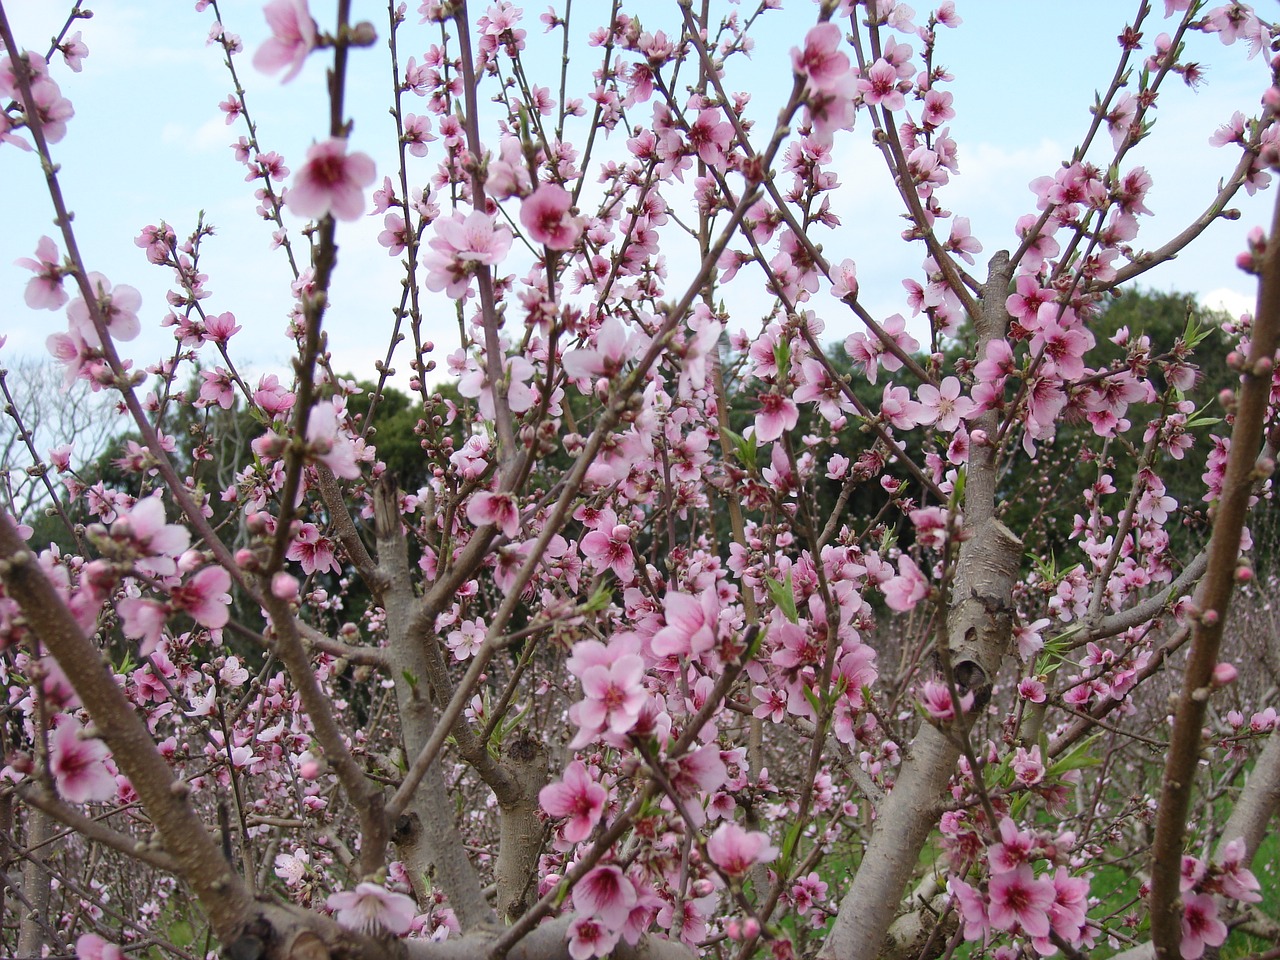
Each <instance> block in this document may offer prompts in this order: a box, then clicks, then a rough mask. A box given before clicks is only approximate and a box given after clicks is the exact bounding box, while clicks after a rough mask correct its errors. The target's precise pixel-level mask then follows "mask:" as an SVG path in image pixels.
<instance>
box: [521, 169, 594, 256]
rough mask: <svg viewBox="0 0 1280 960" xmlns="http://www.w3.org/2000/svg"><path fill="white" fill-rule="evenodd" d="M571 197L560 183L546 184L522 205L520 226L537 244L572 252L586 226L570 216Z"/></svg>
mask: <svg viewBox="0 0 1280 960" xmlns="http://www.w3.org/2000/svg"><path fill="white" fill-rule="evenodd" d="M572 206H573V197H571V196H570V195H569V193H568V191H567V190H565V188H564V187H562V186H560V185H559V184H558V183H544V184H542V185H541V186H539V187H538V189H537V190H535V191H533V193H532V194H530V195H529V196H528V197H526V198H525V200H524V202H522V203H521V204H520V222H521V223H522V224H524V227H525V229H526V230H528V231H529V236H530V238H531V239H532V240H533V241H534V242H535V243H541V244H544V245H545V246H546V247H547V249H548V250H568V249H570V248H571V247H572V246H573V245H574V244H575V243H577V242H578V238H579V237H580V236H582V223H581V222H580V221H579V220H578V218H577V217H575V216H573V214H571V213H570V212H569V210H570V208H571V207H572Z"/></svg>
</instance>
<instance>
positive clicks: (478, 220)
mask: <svg viewBox="0 0 1280 960" xmlns="http://www.w3.org/2000/svg"><path fill="white" fill-rule="evenodd" d="M433 226H434V227H435V232H436V235H435V236H434V237H432V238H431V240H429V241H428V242H427V247H428V249H426V250H424V251H423V253H422V265H423V266H424V267H426V268H427V280H426V284H427V289H428V290H433V291H436V292H439V291H441V290H443V291H444V293H445V295H446V296H449V297H452V298H453V299H455V300H456V299H459V298H461V297H462V295H463V294H464V293H465V292H466V290H467V287H468V285H469V284H470V283H471V276H472V274H473V273H475V269H476V267H477V265H480V264H485V265H488V266H493V265H494V264H496V263H498V262H499V261H500V260H502V258H503V257H505V256H506V255H507V251H508V250H510V249H511V239H512V238H511V231H510V230H508V229H507V228H506V227H505V226H501V225H499V224H496V223H495V222H494V219H493V217H490V216H488V215H487V214H484V213H482V212H481V211H479V210H476V211H474V212H472V213H471V214H470V215H469V216H467V217H463V215H462V214H461V213H459V212H455V213H454V214H453V216H451V217H441V218H440V219H438V220H436V222H435V223H434V224H433Z"/></svg>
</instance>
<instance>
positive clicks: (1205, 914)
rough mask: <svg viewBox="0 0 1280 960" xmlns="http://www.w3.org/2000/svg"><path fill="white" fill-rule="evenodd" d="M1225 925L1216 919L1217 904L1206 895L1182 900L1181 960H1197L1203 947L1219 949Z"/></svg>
mask: <svg viewBox="0 0 1280 960" xmlns="http://www.w3.org/2000/svg"><path fill="white" fill-rule="evenodd" d="M1226 939H1227V925H1226V924H1225V923H1223V922H1222V921H1221V920H1219V919H1218V902H1217V901H1216V900H1214V898H1213V896H1212V895H1211V894H1208V893H1193V894H1191V895H1190V896H1186V897H1183V898H1182V945H1181V947H1180V948H1179V949H1180V952H1181V954H1182V960H1198V958H1199V957H1201V956H1203V955H1204V948H1205V947H1220V946H1222V944H1223V943H1224V942H1225V941H1226Z"/></svg>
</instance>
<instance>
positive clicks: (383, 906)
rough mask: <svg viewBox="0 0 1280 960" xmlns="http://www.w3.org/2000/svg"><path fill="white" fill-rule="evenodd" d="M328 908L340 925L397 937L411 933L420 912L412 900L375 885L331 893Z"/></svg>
mask: <svg viewBox="0 0 1280 960" xmlns="http://www.w3.org/2000/svg"><path fill="white" fill-rule="evenodd" d="M325 904H326V906H328V908H329V909H330V910H332V911H333V914H334V917H335V918H337V921H338V923H340V924H342V925H343V926H344V927H347V928H348V929H351V930H359V931H361V932H362V933H367V934H376V933H378V932H380V931H381V930H385V931H387V932H388V933H391V934H392V935H394V936H397V937H398V936H401V935H403V934H406V933H408V932H409V928H410V927H412V926H413V918H414V916H415V915H416V914H417V912H418V907H417V904H415V903H414V901H413V898H412V897H409V896H406V895H405V894H403V893H395V892H394V891H392V890H388V889H386V888H385V887H382V886H379V885H378V884H376V883H361V884H359V885H357V886H356V888H355V889H354V890H344V891H342V892H340V893H331V894H330V895H329V899H328V900H326V901H325Z"/></svg>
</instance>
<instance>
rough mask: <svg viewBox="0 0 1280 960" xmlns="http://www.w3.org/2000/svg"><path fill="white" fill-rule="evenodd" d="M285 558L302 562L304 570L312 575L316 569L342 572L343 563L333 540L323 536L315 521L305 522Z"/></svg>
mask: <svg viewBox="0 0 1280 960" xmlns="http://www.w3.org/2000/svg"><path fill="white" fill-rule="evenodd" d="M285 558H286V559H288V560H292V561H294V562H295V563H300V564H302V572H303V573H305V574H306V575H307V576H311V575H312V574H313V573H315V572H316V571H320V572H322V573H323V572H326V571H329V572H333V573H340V572H341V571H342V565H341V564H340V563H338V558H337V556H336V555H335V552H334V547H333V541H332V540H330V539H329V538H328V537H325V536H321V534H320V528H319V527H317V526H316V525H315V524H314V523H304V524H303V525H302V527H301V529H299V531H298V534H297V536H295V537H294V538H293V540H292V541H291V542H290V544H289V549H288V551H287V552H286V553H285Z"/></svg>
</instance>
